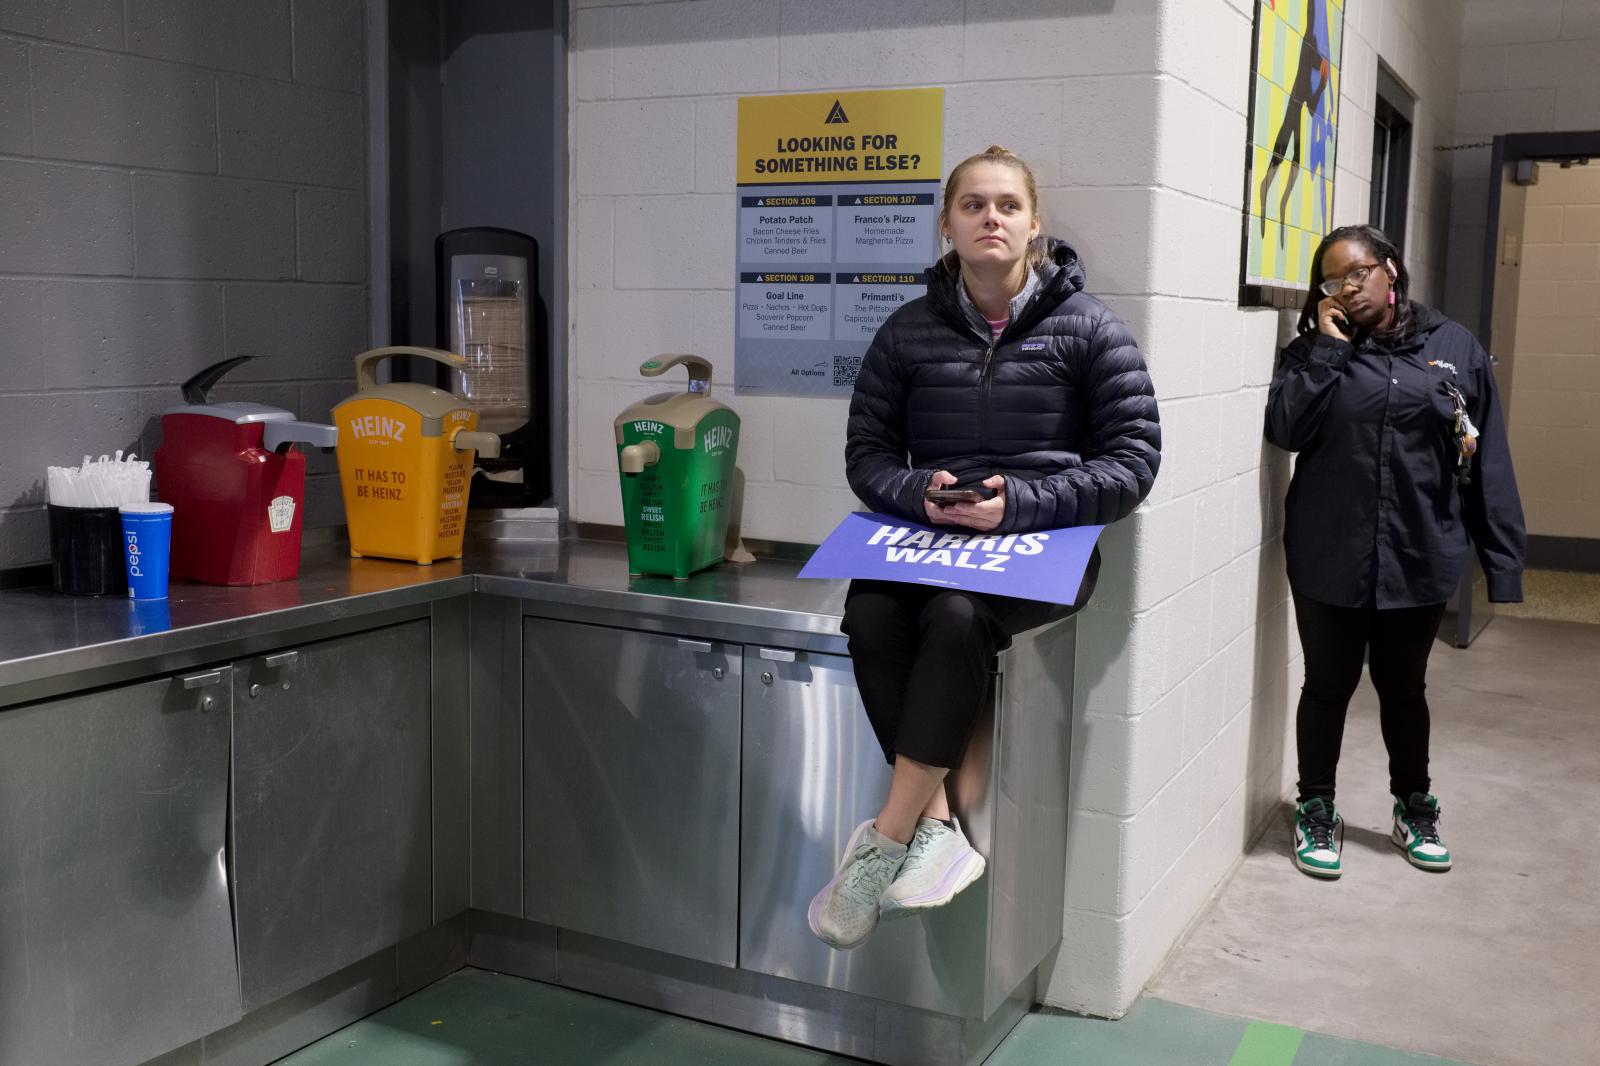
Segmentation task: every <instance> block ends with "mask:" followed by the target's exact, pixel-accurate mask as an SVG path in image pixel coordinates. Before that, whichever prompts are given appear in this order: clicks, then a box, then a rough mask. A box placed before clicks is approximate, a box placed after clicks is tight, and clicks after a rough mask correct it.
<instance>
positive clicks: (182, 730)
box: [0, 667, 240, 1066]
mask: <svg viewBox="0 0 1600 1066" xmlns="http://www.w3.org/2000/svg"><path fill="white" fill-rule="evenodd" d="M197 673H198V674H199V675H200V676H199V677H198V678H197V679H196V680H195V681H194V682H193V684H194V686H195V687H189V688H186V687H184V684H183V682H182V681H181V680H176V679H167V678H163V679H161V680H158V681H150V682H147V683H145V684H140V685H129V686H125V687H122V688H115V689H107V690H104V691H101V692H96V693H91V694H88V695H81V696H75V697H71V698H68V699H62V700H55V701H51V702H48V703H40V704H35V705H32V706H28V707H20V708H15V709H12V710H9V711H6V712H4V713H3V714H0V1062H5V1063H95V1064H96V1066H119V1064H123V1063H137V1062H143V1061H144V1060H146V1059H148V1058H152V1057H154V1056H155V1055H157V1054H160V1053H163V1052H166V1051H168V1050H169V1049H172V1048H178V1047H181V1046H182V1045H185V1044H188V1043H189V1042H191V1041H194V1040H196V1039H198V1038H200V1037H201V1036H203V1035H205V1034H206V1033H208V1032H210V1031H212V1030H214V1029H218V1028H221V1027H222V1026H224V1025H227V1024H228V1023H230V1022H232V1021H234V1020H235V1019H237V1018H238V1017H239V1015H240V1004H239V985H238V971H237V969H236V967H235V963H234V956H233V931H232V928H231V924H230V921H229V913H228V882H227V872H226V867H225V864H224V855H223V846H224V842H225V835H226V824H227V799H228V686H227V684H226V668H225V667H224V668H223V669H222V670H221V671H216V670H212V671H199V672H197ZM207 681H209V682H210V683H209V684H207V683H205V682H207ZM207 701H209V704H208V703H207Z"/></svg>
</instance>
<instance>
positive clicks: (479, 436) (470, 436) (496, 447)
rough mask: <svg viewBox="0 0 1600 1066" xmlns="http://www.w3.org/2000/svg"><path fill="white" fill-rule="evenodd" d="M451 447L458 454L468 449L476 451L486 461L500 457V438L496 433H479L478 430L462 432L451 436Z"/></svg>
mask: <svg viewBox="0 0 1600 1066" xmlns="http://www.w3.org/2000/svg"><path fill="white" fill-rule="evenodd" d="M450 447H452V448H454V449H455V450H456V451H458V452H464V451H466V450H467V449H468V448H471V449H473V450H474V451H476V452H477V453H478V454H479V455H480V456H482V457H483V458H485V459H497V458H499V457H500V437H499V435H498V434H495V433H479V432H477V431H476V430H470V429H469V430H460V431H458V432H456V433H452V434H451V435H450Z"/></svg>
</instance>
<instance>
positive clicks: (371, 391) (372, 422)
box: [333, 347, 500, 564]
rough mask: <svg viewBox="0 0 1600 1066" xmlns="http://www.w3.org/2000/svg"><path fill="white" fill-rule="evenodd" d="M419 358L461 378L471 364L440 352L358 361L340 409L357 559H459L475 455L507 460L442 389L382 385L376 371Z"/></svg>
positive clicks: (385, 353)
mask: <svg viewBox="0 0 1600 1066" xmlns="http://www.w3.org/2000/svg"><path fill="white" fill-rule="evenodd" d="M396 355H415V356H421V357H422V358H424V359H432V360H434V361H435V362H440V363H444V364H445V365H446V366H448V367H450V368H451V369H453V370H459V369H461V368H462V367H464V366H465V365H466V360H465V359H463V358H462V357H461V356H459V355H455V354H453V353H451V352H441V351H439V350H438V349H435V348H411V347H395V348H376V349H374V350H372V351H370V352H362V353H361V354H360V355H358V356H356V394H355V395H354V396H351V397H350V398H349V399H348V400H345V401H344V402H343V403H341V404H339V406H337V407H335V408H334V409H333V421H334V424H335V425H336V426H338V427H340V434H339V437H340V439H339V445H338V454H339V484H340V487H341V488H342V489H343V490H344V513H345V520H346V521H347V522H348V523H349V525H350V554H351V555H354V556H356V557H357V558H360V557H361V556H363V555H376V556H380V557H382V558H384V559H409V560H412V561H413V562H418V563H423V564H427V563H431V562H433V561H434V560H435V559H456V558H460V556H461V538H462V534H463V533H465V531H466V519H467V491H468V489H469V488H470V485H469V484H468V483H469V481H470V480H471V478H472V458H473V453H474V452H482V453H483V454H484V455H485V456H488V457H491V458H492V457H494V456H497V455H499V454H500V438H499V437H497V436H495V435H494V434H493V433H479V432H477V427H478V412H477V411H476V410H474V409H473V408H472V407H470V406H466V405H464V404H463V402H462V401H461V400H459V399H457V398H456V397H455V396H452V395H451V394H450V393H448V392H445V391H443V390H442V389H436V388H433V387H432V386H431V385H422V384H418V383H416V382H394V383H392V384H389V385H380V384H378V364H379V363H381V362H382V361H383V360H385V359H388V358H390V357H391V356H396Z"/></svg>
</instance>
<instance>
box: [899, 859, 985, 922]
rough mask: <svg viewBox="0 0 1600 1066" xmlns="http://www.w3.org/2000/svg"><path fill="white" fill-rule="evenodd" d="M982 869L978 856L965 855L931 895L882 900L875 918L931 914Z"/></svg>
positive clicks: (964, 887) (927, 893)
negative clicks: (928, 912)
mask: <svg viewBox="0 0 1600 1066" xmlns="http://www.w3.org/2000/svg"><path fill="white" fill-rule="evenodd" d="M986 868H987V864H986V863H985V862H984V861H983V856H982V855H979V854H978V853H977V852H976V851H968V852H967V853H966V854H965V855H963V856H962V857H961V858H959V859H957V860H956V861H955V862H954V863H953V864H952V868H951V869H950V870H949V871H948V872H946V874H945V876H944V877H943V878H942V879H940V882H939V884H938V885H936V886H935V887H934V888H933V890H932V891H929V892H925V893H923V894H922V895H920V896H912V897H910V898H909V899H891V898H890V897H888V896H885V897H884V898H883V903H881V904H880V905H879V908H878V911H879V917H881V918H884V919H885V920H890V919H894V918H909V917H911V916H912V915H915V914H920V913H922V912H923V911H931V910H933V909H934V908H935V907H943V906H944V905H945V904H947V903H949V902H950V901H951V900H953V899H955V898H956V897H957V896H958V895H960V894H961V892H962V891H963V890H964V889H966V888H967V887H968V886H969V885H971V884H972V883H973V882H974V881H976V880H977V879H978V878H980V877H982V876H983V871H984V870H985V869H986Z"/></svg>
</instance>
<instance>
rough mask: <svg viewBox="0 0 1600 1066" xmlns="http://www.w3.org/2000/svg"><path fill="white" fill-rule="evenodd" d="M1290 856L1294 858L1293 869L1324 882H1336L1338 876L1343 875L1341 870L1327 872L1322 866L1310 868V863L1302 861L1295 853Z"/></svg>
mask: <svg viewBox="0 0 1600 1066" xmlns="http://www.w3.org/2000/svg"><path fill="white" fill-rule="evenodd" d="M1290 854H1291V855H1292V856H1293V858H1294V864H1295V867H1296V868H1297V869H1299V871H1300V872H1301V873H1306V874H1310V875H1311V876H1312V877H1319V878H1321V879H1322V880H1324V881H1337V880H1339V875H1340V874H1342V873H1344V871H1343V870H1329V869H1327V868H1325V867H1322V866H1312V865H1311V864H1310V863H1308V862H1304V861H1302V860H1301V858H1300V856H1299V855H1298V854H1297V853H1293V852H1291V853H1290Z"/></svg>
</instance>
